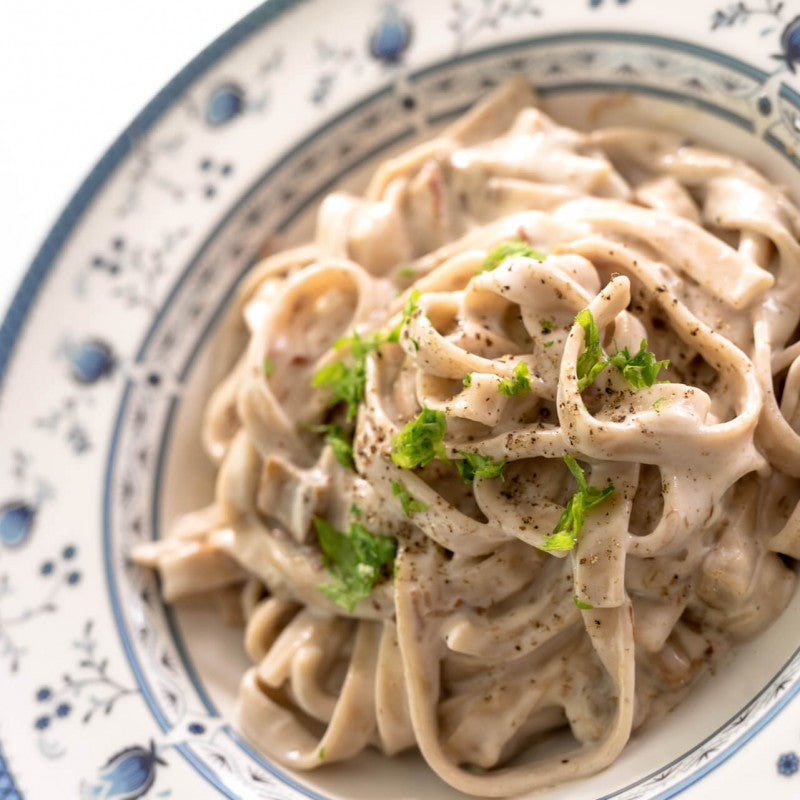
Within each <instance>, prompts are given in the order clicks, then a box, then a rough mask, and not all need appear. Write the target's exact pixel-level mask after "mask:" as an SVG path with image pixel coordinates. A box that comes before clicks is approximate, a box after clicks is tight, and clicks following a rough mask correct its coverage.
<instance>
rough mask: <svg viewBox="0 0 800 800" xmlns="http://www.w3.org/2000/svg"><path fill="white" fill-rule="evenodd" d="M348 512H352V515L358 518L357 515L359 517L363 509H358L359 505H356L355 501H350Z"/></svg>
mask: <svg viewBox="0 0 800 800" xmlns="http://www.w3.org/2000/svg"><path fill="white" fill-rule="evenodd" d="M350 513H351V514H352V515H353V516H354V517H356V518H359V517H361V515H362V514H363V513H364V512H363V511H362V510H361V509H360V508H359V507H358V506H357V505H356V504H355V503H351V504H350Z"/></svg>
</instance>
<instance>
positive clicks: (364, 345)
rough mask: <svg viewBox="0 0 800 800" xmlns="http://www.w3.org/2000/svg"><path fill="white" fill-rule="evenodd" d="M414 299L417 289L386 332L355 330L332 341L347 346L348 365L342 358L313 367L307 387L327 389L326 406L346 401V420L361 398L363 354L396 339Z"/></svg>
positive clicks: (364, 376) (414, 308)
mask: <svg viewBox="0 0 800 800" xmlns="http://www.w3.org/2000/svg"><path fill="white" fill-rule="evenodd" d="M417 300H419V291H418V290H417V289H415V290H414V291H413V292H411V293H410V294H409V296H408V299H407V300H406V304H405V306H404V308H403V313H402V317H401V319H400V322H399V323H398V324H397V325H396V326H395V327H394V328H392V330H390V331H389V332H388V333H386V332H385V331H375V332H373V333H371V334H369V335H368V336H366V337H363V338H362V337H361V335H360V334H359V333H358V332H357V331H356V332H355V333H353V334H352V335H351V336H343V337H342V338H340V339H337V340H336V341H335V342H334V344H333V346H334V348H335V349H337V350H342V349H343V348H346V347H349V348H350V353H351V355H352V356H353V358H354V361H355V363H353V364H352V365H348V364H345V363H344V362H342V361H332V362H331V363H330V364H326V365H325V366H324V367H322V368H321V369H319V370H317V372H316V373H315V374H314V377H313V378H312V379H311V386H312V387H313V388H314V389H330V391H331V402H330V404H329V405H330V406H335V405H337V403H346V404H347V419H348V421H350V420H353V419H355V417H356V414H357V413H358V406H359V404H360V403H361V402H362V400H363V399H364V386H365V385H366V383H367V356H368V355H369V354H370V353H371V352H373V351H374V350H377V349H378V348H379V347H380V346H381V345H384V344H387V343H388V342H399V341H400V333H401V331H402V329H403V326H404V325H405V324H406V323H407V322H408V321H409V320H410V319H411V317H412V315H413V314H414V312H415V311H417V309H418V308H419V306H418V305H417ZM412 342H413V343H414V346H415V347H416V348H417V350H419V343H418V342H416V341H414V340H413V339H412Z"/></svg>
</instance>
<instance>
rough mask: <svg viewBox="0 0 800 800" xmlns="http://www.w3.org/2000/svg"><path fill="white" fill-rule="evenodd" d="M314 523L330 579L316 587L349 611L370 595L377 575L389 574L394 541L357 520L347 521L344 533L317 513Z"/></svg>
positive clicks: (395, 547) (394, 545)
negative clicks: (329, 581) (348, 523)
mask: <svg viewBox="0 0 800 800" xmlns="http://www.w3.org/2000/svg"><path fill="white" fill-rule="evenodd" d="M314 527H315V528H316V530H317V539H318V540H319V546H320V548H321V549H322V563H323V564H324V565H325V569H327V570H328V572H329V573H330V574H331V575H332V576H333V579H334V580H333V582H332V583H323V584H320V585H319V586H318V587H317V588H318V589H319V590H320V591H321V592H322V593H323V594H324V595H325V596H326V597H328V598H329V599H331V600H333V602H334V603H337V604H338V605H340V606H342V607H343V608H345V609H347V611H349V612H352V611H353V609H354V608H355V607H356V606H357V605H358V604H359V603H360V602H361V601H362V600H364V599H365V598H367V597H369V596H370V594H371V593H372V589H373V587H374V586H375V584H376V583H377V582H378V581H379V580H380V578H381V577H388V576H390V575H391V574H392V571H391V565H392V562H393V561H394V557H395V555H396V554H397V542H396V541H395V540H394V539H393V538H392V537H391V536H381V535H380V534H375V533H371V532H370V531H368V530H367V529H366V528H365V527H364V526H363V525H361V524H360V523H358V522H351V523H350V530H349V531H348V533H342V532H341V531H337V530H336V528H334V527H333V525H331V524H330V523H329V522H327V521H326V520H324V519H322V518H321V517H314Z"/></svg>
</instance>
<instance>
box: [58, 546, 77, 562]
mask: <svg viewBox="0 0 800 800" xmlns="http://www.w3.org/2000/svg"><path fill="white" fill-rule="evenodd" d="M77 552H78V550H77V548H76V547H75V545H73V544H68V545H67V546H66V547H65V548H64V549H63V550H62V551H61V557H62V558H63V559H64V560H65V561H70V560H71V559H73V558H75V554H76V553H77Z"/></svg>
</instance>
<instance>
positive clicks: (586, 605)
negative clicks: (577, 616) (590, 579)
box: [572, 595, 594, 611]
mask: <svg viewBox="0 0 800 800" xmlns="http://www.w3.org/2000/svg"><path fill="white" fill-rule="evenodd" d="M572 599H573V600H574V601H575V605H576V606H578V608H579V609H580V610H581V611H589V610H590V609H592V608H594V606H593V605H592V604H591V603H584V602H583V600H581V599H580V597H578V595H573V597H572Z"/></svg>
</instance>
